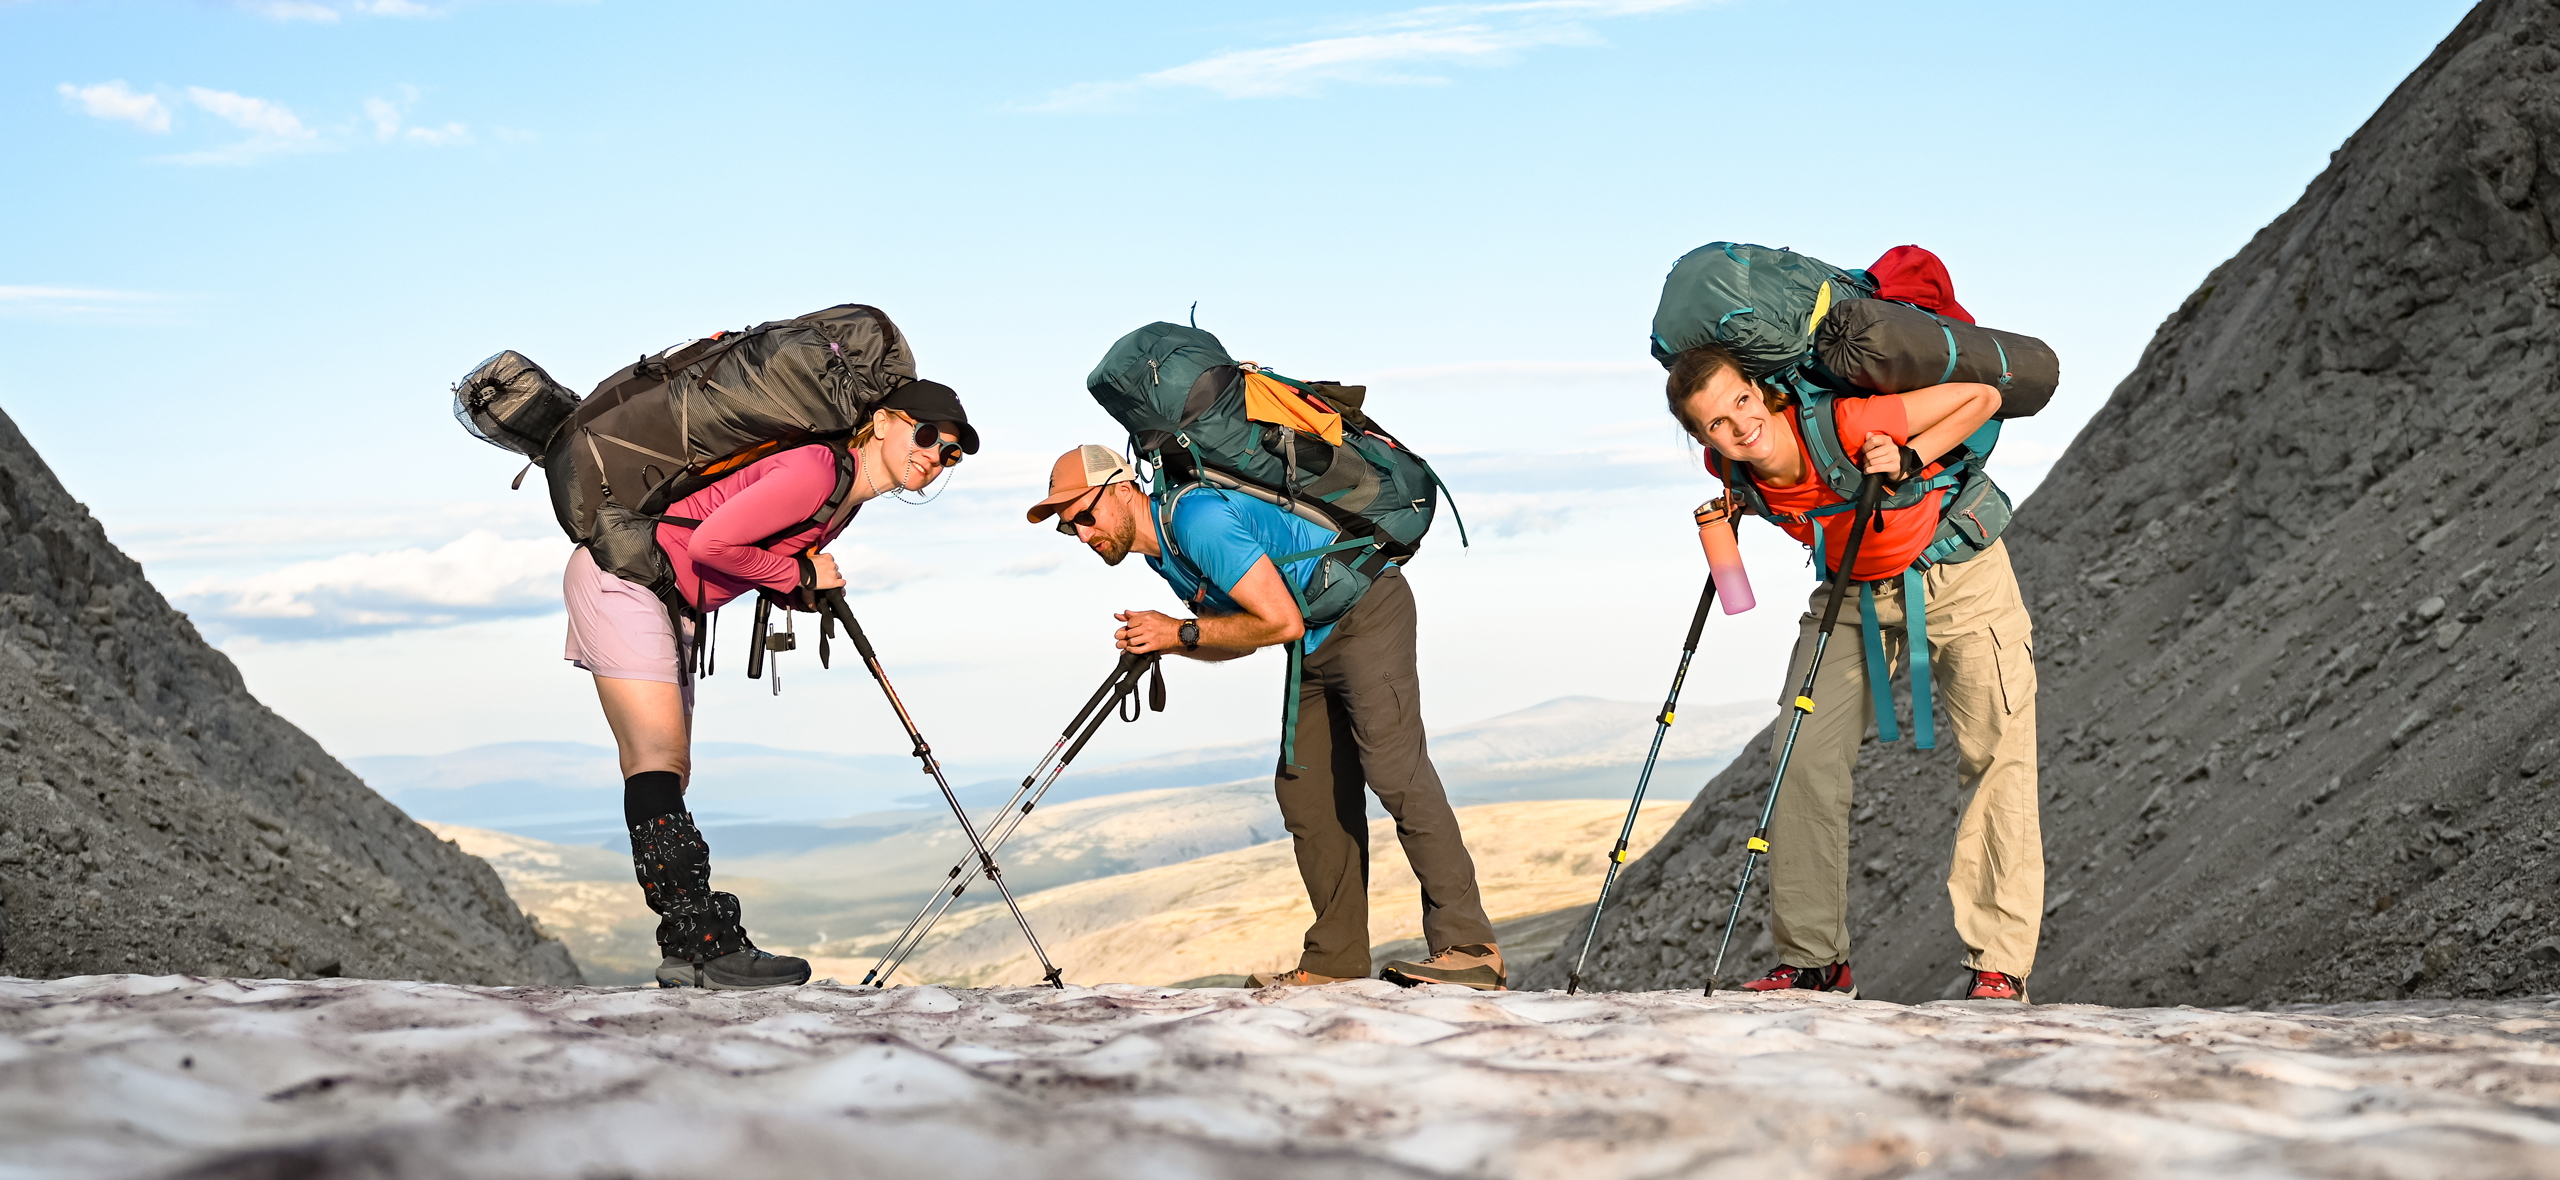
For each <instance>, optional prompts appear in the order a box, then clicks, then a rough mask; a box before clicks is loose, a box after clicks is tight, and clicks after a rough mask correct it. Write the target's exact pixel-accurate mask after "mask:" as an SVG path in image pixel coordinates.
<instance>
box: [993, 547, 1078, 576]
mask: <svg viewBox="0 0 2560 1180" xmlns="http://www.w3.org/2000/svg"><path fill="white" fill-rule="evenodd" d="M1066 563H1067V559H1066V558H1065V557H1064V556H1063V555H1060V554H1056V553H1043V554H1041V555H1040V556H1038V557H1026V558H1023V559H1022V560H1020V561H1017V562H1014V563H1013V564H1011V565H1008V566H1005V567H1004V568H1002V569H999V570H997V571H996V576H997V577H999V578H1036V577H1039V576H1041V575H1043V574H1050V573H1055V572H1057V570H1058V567H1060V566H1062V565H1065V564H1066Z"/></svg>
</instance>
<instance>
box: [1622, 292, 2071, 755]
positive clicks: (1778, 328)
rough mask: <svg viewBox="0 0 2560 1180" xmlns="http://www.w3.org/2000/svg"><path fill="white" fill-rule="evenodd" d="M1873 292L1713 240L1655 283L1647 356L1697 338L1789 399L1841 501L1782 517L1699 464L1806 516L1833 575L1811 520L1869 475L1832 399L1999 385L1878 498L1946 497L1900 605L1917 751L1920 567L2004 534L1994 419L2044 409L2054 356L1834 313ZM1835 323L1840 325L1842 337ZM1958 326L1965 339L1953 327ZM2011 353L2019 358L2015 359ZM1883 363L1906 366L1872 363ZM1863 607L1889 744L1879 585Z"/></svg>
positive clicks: (1896, 319) (1922, 739) (1927, 720)
mask: <svg viewBox="0 0 2560 1180" xmlns="http://www.w3.org/2000/svg"><path fill="white" fill-rule="evenodd" d="M1875 290H1876V288H1875V285H1874V283H1873V281H1872V280H1871V279H1870V278H1869V276H1868V274H1867V272H1866V271H1863V270H1843V269H1841V268H1839V267H1835V266H1832V265H1831V264H1829V263H1826V262H1823V261H1821V260H1820V259H1817V258H1812V257H1809V256H1807V255H1803V254H1796V253H1791V252H1789V251H1785V250H1772V249H1769V248H1768V247H1765V246H1752V245H1746V244H1742V243H1737V242H1710V243H1708V244H1706V245H1704V246H1701V247H1699V248H1697V249H1695V250H1692V251H1690V252H1689V253H1688V254H1686V255H1683V256H1682V257H1681V259H1680V261H1679V262H1678V263H1677V264H1675V265H1674V266H1673V267H1672V268H1671V274H1670V275H1669V277H1667V278H1666V279H1664V280H1663V285H1662V301H1661V303H1660V304H1659V305H1658V306H1657V307H1656V308H1655V311H1654V316H1653V356H1654V359H1655V360H1657V361H1660V362H1661V363H1662V366H1663V367H1664V368H1666V369H1668V368H1670V367H1671V366H1672V364H1673V363H1674V362H1675V361H1676V360H1677V359H1678V358H1679V355H1680V354H1681V353H1682V352H1685V351H1687V350H1689V349H1691V348H1696V347H1698V346H1700V345H1703V344H1722V345H1724V346H1725V347H1726V348H1727V349H1730V350H1731V351H1732V352H1733V354H1734V358H1735V359H1736V360H1738V361H1740V362H1741V363H1742V367H1743V370H1744V372H1745V373H1746V374H1747V375H1748V376H1750V377H1751V378H1752V379H1753V380H1754V381H1757V382H1758V383H1760V384H1761V385H1763V386H1766V387H1768V388H1770V389H1774V390H1778V391H1780V392H1783V393H1785V394H1787V395H1788V396H1789V397H1791V398H1793V399H1794V402H1795V409H1794V414H1795V418H1796V431H1797V433H1798V434H1799V435H1801V436H1802V437H1803V439H1804V442H1805V450H1806V451H1807V453H1809V454H1810V455H1811V456H1812V459H1813V468H1814V473H1815V474H1816V475H1818V476H1819V477H1820V478H1821V479H1822V481H1823V483H1824V485H1825V486H1827V487H1829V488H1830V489H1831V491H1832V493H1833V494H1834V495H1836V496H1839V497H1840V499H1841V502H1840V503H1837V504H1832V505H1830V506H1828V507H1824V508H1819V509H1816V510H1814V511H1812V512H1808V513H1804V514H1803V515H1802V516H1801V517H1798V516H1790V515H1787V514H1783V513H1778V512H1775V511H1773V510H1772V509H1771V508H1770V507H1769V502H1768V500H1767V498H1766V497H1764V496H1762V495H1761V493H1760V489H1759V487H1758V486H1757V485H1756V484H1755V483H1754V482H1753V481H1752V479H1751V478H1750V476H1749V472H1748V469H1744V470H1742V471H1728V470H1727V468H1726V465H1725V464H1724V463H1723V462H1722V461H1721V459H1720V457H1719V456H1717V455H1716V454H1715V453H1714V452H1713V451H1709V452H1708V453H1707V465H1708V468H1709V469H1710V470H1712V471H1713V472H1714V473H1715V474H1716V476H1717V477H1718V478H1720V479H1723V480H1724V481H1725V486H1727V487H1729V488H1731V489H1733V490H1734V491H1735V493H1736V494H1738V495H1739V496H1740V497H1741V499H1742V502H1743V505H1744V508H1745V510H1746V511H1749V512H1751V513H1754V514H1757V515H1760V516H1764V517H1767V518H1769V519H1771V520H1779V519H1784V520H1786V521H1787V522H1788V523H1800V524H1811V525H1812V526H1813V531H1814V543H1813V552H1814V560H1815V562H1816V563H1817V565H1818V566H1819V567H1820V569H1821V574H1822V577H1823V580H1825V581H1828V580H1830V579H1831V577H1832V576H1833V572H1834V571H1832V570H1831V569H1830V568H1829V560H1830V557H1829V551H1828V550H1827V549H1826V548H1825V546H1824V538H1823V535H1822V532H1823V522H1822V520H1821V519H1820V518H1822V517H1826V516H1831V515H1835V514H1839V513H1846V512H1850V511H1853V510H1854V508H1855V501H1856V500H1857V497H1858V485H1859V483H1860V482H1861V481H1862V480H1863V478H1864V475H1865V473H1864V472H1862V471H1860V470H1859V467H1858V457H1857V455H1856V454H1855V453H1853V452H1851V451H1849V450H1848V449H1846V448H1844V447H1842V446H1841V445H1840V432H1839V426H1838V422H1837V420H1836V418H1835V417H1834V415H1833V412H1832V403H1833V401H1834V400H1835V399H1837V398H1842V397H1867V396H1872V395H1874V394H1877V393H1899V392H1903V390H1904V389H1917V388H1922V387H1923V386H1926V385H1932V384H1938V383H1942V382H1946V381H1955V380H1963V381H1979V382H1983V383H1985V384H1990V385H1992V386H1994V387H1995V388H1998V389H2000V390H2001V391H2002V395H2003V398H2002V406H2003V413H2002V414H2001V415H2000V416H1997V417H1994V418H1993V419H1992V420H1991V421H1989V422H1985V423H1983V425H1982V428H1981V429H1980V430H1977V431H1975V432H1974V433H1973V435H1972V437H1969V438H1967V439H1966V440H1965V441H1964V442H1963V443H1962V444H1960V445H1958V446H1957V447H1956V449H1955V450H1952V451H1949V452H1947V453H1946V454H1945V455H1943V456H1941V457H1940V458H1939V459H1938V461H1937V464H1936V465H1937V467H1938V468H1939V470H1938V471H1937V472H1935V473H1934V474H1931V475H1928V476H1926V477H1925V478H1917V479H1912V480H1909V481H1907V482H1905V483H1903V484H1902V485H1901V486H1900V487H1898V488H1895V489H1893V490H1892V492H1891V493H1890V494H1888V495H1887V496H1886V497H1885V498H1884V499H1883V500H1882V501H1881V502H1880V503H1879V504H1878V507H1879V508H1884V509H1894V508H1909V507H1912V506H1914V505H1917V504H1919V503H1920V502H1921V501H1922V500H1924V499H1925V498H1927V497H1928V496H1929V495H1930V494H1931V493H1933V492H1940V491H1944V492H1946V493H1947V494H1946V496H1945V498H1944V499H1943V500H1942V501H1941V504H1940V516H1939V518H1938V530H1937V533H1936V535H1935V536H1933V537H1931V538H1930V541H1929V545H1928V547H1927V548H1926V549H1923V550H1922V551H1921V553H1920V556H1919V557H1918V558H1917V559H1915V560H1914V561H1913V562H1912V564H1911V566H1910V568H1908V569H1906V570H1904V571H1903V573H1902V584H1903V602H1904V604H1905V609H1904V612H1903V613H1904V617H1905V620H1906V623H1905V626H1906V628H1907V631H1908V635H1909V640H1910V644H1909V646H1910V652H1911V655H1910V659H1911V704H1912V710H1911V715H1912V729H1913V731H1914V733H1913V738H1914V744H1916V745H1917V746H1918V747H1919V748H1921V749H1924V750H1925V749H1930V748H1933V747H1934V746H1935V745H1936V744H1937V734H1936V722H1935V720H1934V718H1933V716H1932V712H1931V694H1930V689H1929V642H1928V617H1927V616H1928V609H1927V606H1926V603H1927V598H1928V594H1927V589H1926V587H1925V586H1924V584H1923V582H1922V579H1921V574H1922V573H1923V572H1924V571H1926V570H1927V569H1929V568H1930V567H1931V566H1936V565H1953V564H1956V563H1959V562H1964V561H1969V560H1971V559H1973V558H1974V557H1976V556H1979V555H1980V554H1982V553H1983V552H1985V551H1987V550H1989V549H1990V548H1991V546H1992V543H1993V542H1995V541H1998V540H1999V539H2000V534H2001V532H2002V531H2003V530H2005V529H2007V528H2008V526H2009V516H2010V503H2009V495H2008V493H2007V492H2004V491H2002V490H2000V485H1998V484H1996V483H1994V482H1992V480H1991V476H1990V474H1989V473H1988V472H1986V471H1985V470H1984V465H1985V464H1986V463H1987V462H1988V461H1989V460H1990V458H1991V450H1992V448H1993V447H1994V446H1996V445H1998V443H1999V441H2000V421H2001V418H2002V417H2024V416H2026V415H2027V414H2031V413H2033V412H2035V410H2036V409H2037V408H2041V407H2042V406H2043V404H2044V401H2045V399H2047V398H2050V397H2051V396H2052V392H2053V382H2055V381H2058V380H2059V377H2058V367H2057V366H2055V365H2053V364H2051V363H2049V362H2050V361H2051V358H2052V355H2053V354H2052V350H2051V349H2048V348H2045V346H2044V344H2043V343H2042V342H2041V341H2037V340H2033V339H2032V338H2029V337H2023V336H2016V335H2012V334H2009V333H1992V332H1989V331H1988V330H1987V329H1979V328H1976V327H1974V326H1973V325H1972V324H1970V323H1949V322H1948V321H1946V320H1945V319H1944V318H1943V317H1940V316H1938V315H1936V314H1935V313H1932V312H1928V311H1926V309H1916V310H1919V311H1920V312H1921V314H1923V315H1925V316H1927V319H1928V322H1927V324H1926V325H1924V328H1925V330H1923V331H1914V330H1913V321H1912V320H1911V318H1910V317H1908V316H1903V315H1900V314H1898V312H1899V309H1901V308H1904V307H1914V306H1915V305H1909V304H1894V305H1893V306H1894V307H1895V308H1896V309H1897V314H1895V315H1890V316H1867V315H1860V316H1846V315H1843V316H1836V317H1835V316H1833V315H1832V312H1833V310H1834V309H1835V308H1839V307H1842V306H1843V305H1847V304H1850V303H1853V302H1858V301H1866V300H1874V299H1875V298H1876V295H1875ZM1844 325H1848V330H1847V331H1845V332H1844V330H1843V328H1844ZM1958 328H1961V329H1962V330H1963V333H1964V334H1962V335H1959V333H1958V331H1957V329H1958ZM1942 335H1943V342H1942V340H1941V337H1942ZM1976 340H1991V341H1993V348H1992V350H1990V351H1988V352H1984V351H1980V350H1968V349H1966V348H1965V347H1964V345H1965V344H1966V343H1967V342H1970V341H1976ZM1924 349H1933V350H1934V351H1930V352H1928V354H1927V356H1926V357H1925V359H1926V360H1927V361H1931V362H1934V361H1936V360H1937V359H1938V357H1939V356H1940V355H1943V357H1944V362H1945V363H1944V365H1943V367H1937V366H1934V365H1933V364H1926V363H1909V362H1912V361H1914V360H1916V359H1921V357H1920V354H1921V353H1922V352H1923V350H1924ZM2010 352H2015V353H2017V356H2016V357H2014V358H2013V357H2011V356H2010V355H2009V353H2010ZM1827 360H1828V361H1836V362H1837V365H1836V367H1837V368H1838V369H1839V370H1841V371H1845V372H1850V373H1856V374H1859V375H1861V376H1868V375H1870V374H1875V373H1885V372H1892V373H1902V374H1924V375H1920V376H1915V377H1912V378H1911V380H1916V381H1917V384H1904V385H1903V386H1902V388H1900V389H1881V388H1870V387H1867V386H1863V385H1859V384H1855V383H1853V382H1851V381H1850V380H1847V379H1845V378H1843V377H1842V376H1841V375H1840V373H1839V372H1835V371H1834V369H1835V366H1834V365H1833V364H1826V361H1827ZM1889 361H1901V362H1905V363H1899V364H1893V363H1881V362H1889ZM2048 374H2053V375H2052V376H2050V377H2048ZM2021 376H2023V377H2024V378H2025V380H2023V381H2022V380H2021V379H2020V378H2021ZM2012 390H2015V391H2016V394H2015V399H2014V404H2015V405H2016V406H2017V410H2016V412H2015V413H2010V412H2008V409H2009V407H2010V406H2012V405H2013V397H2012ZM1912 604H1919V605H1917V606H1916V607H1915V606H1914V605H1912ZM1858 612H1859V618H1860V623H1861V627H1860V630H1861V631H1862V632H1863V633H1864V637H1865V641H1866V656H1867V687H1868V691H1869V692H1870V693H1871V694H1873V696H1874V699H1875V705H1876V726H1877V735H1878V737H1879V738H1881V739H1882V740H1884V741H1888V742H1891V741H1897V740H1900V738H1901V736H1902V735H1901V727H1900V726H1899V725H1897V724H1896V723H1895V720H1894V715H1893V696H1892V693H1893V688H1892V683H1891V680H1890V677H1889V675H1888V673H1889V669H1888V668H1887V666H1886V662H1885V654H1884V633H1883V628H1882V627H1881V626H1880V625H1879V623H1878V620H1877V616H1876V607H1875V586H1874V583H1872V582H1862V583H1860V584H1859V586H1858Z"/></svg>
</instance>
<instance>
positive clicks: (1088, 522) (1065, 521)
mask: <svg viewBox="0 0 2560 1180" xmlns="http://www.w3.org/2000/svg"><path fill="white" fill-rule="evenodd" d="M1110 487H1111V485H1109V484H1104V485H1102V486H1101V487H1098V488H1095V489H1093V498H1092V499H1090V500H1087V501H1085V502H1084V508H1083V509H1082V510H1081V511H1078V512H1072V513H1071V512H1068V511H1066V510H1065V509H1060V510H1059V511H1058V531H1059V532H1061V533H1064V534H1066V535H1068V536H1070V537H1072V536H1074V535H1076V526H1077V525H1083V526H1084V527H1086V528H1092V527H1093V509H1094V506H1095V505H1097V504H1100V503H1102V493H1103V492H1104V491H1106V490H1108V489H1109V488H1110Z"/></svg>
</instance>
